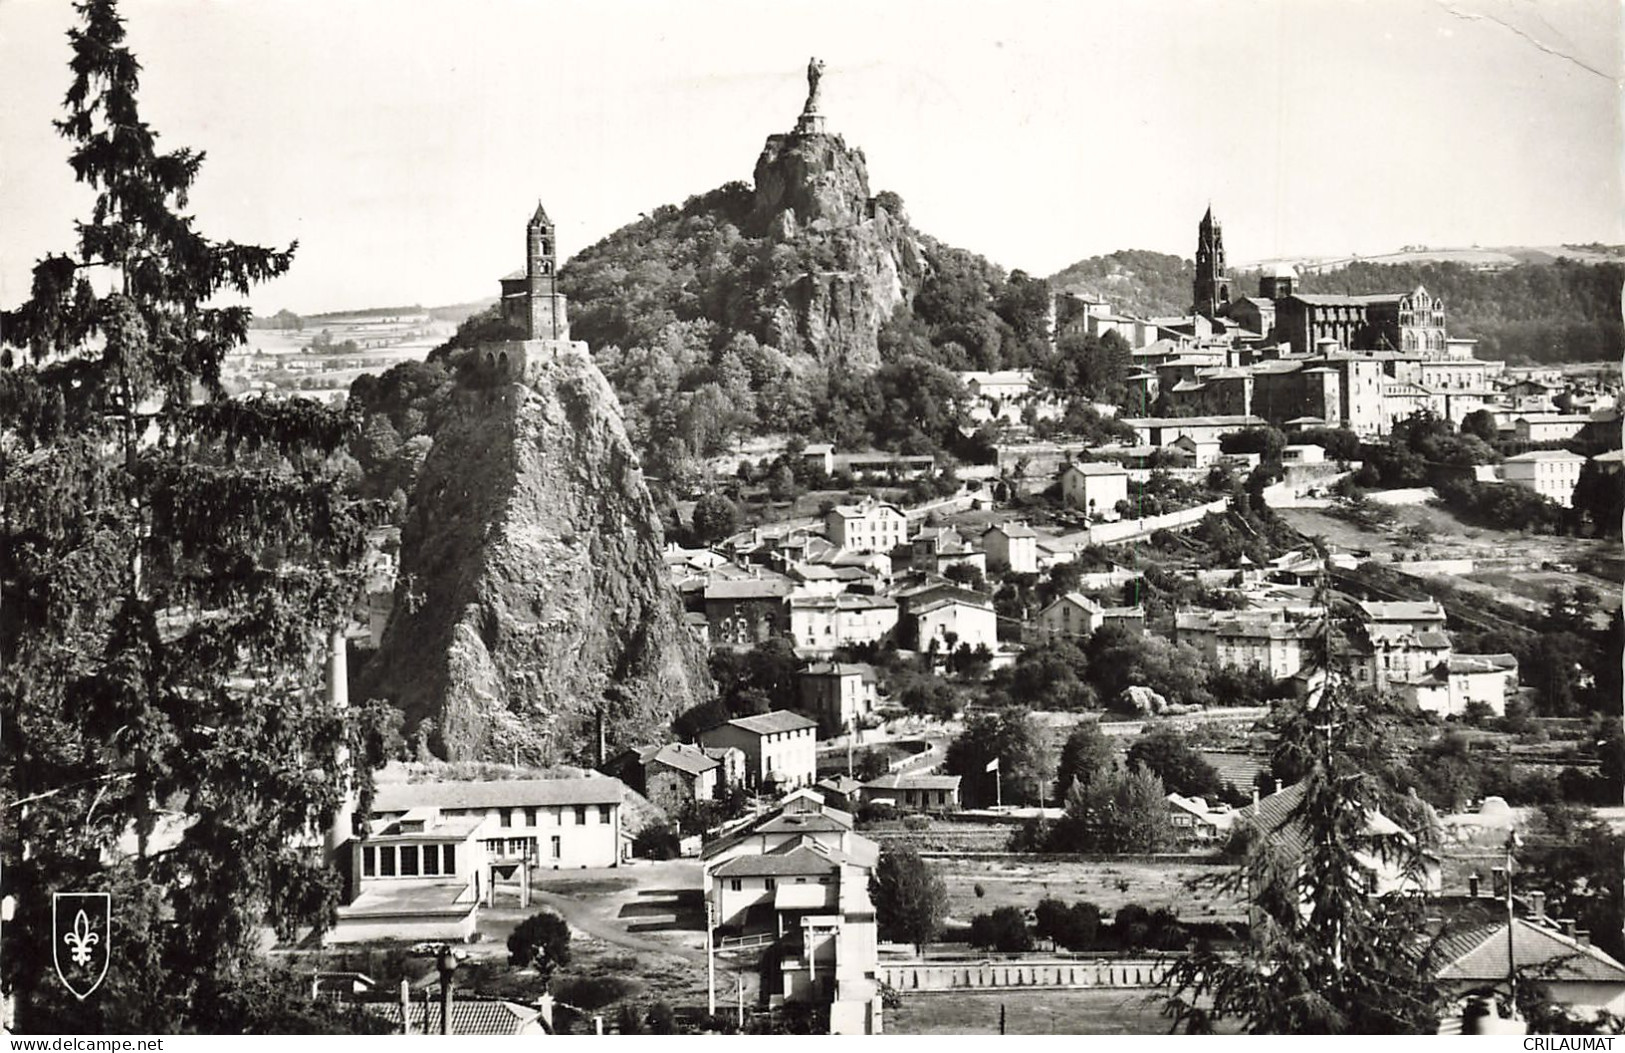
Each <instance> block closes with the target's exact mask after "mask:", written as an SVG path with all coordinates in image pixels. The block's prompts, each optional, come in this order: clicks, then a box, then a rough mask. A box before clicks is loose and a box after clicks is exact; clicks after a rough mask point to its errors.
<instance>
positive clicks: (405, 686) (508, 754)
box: [365, 342, 712, 764]
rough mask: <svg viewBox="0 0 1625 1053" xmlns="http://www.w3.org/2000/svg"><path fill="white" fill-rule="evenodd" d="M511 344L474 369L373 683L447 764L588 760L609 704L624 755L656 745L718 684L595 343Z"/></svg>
mask: <svg viewBox="0 0 1625 1053" xmlns="http://www.w3.org/2000/svg"><path fill="white" fill-rule="evenodd" d="M510 349H511V350H512V351H513V352H514V354H513V363H514V364H513V365H512V367H509V365H508V363H509V359H508V358H507V357H503V358H502V362H503V367H502V369H501V370H500V371H497V372H494V373H493V372H491V371H489V370H481V369H479V368H476V367H473V366H471V365H468V364H466V363H465V365H464V367H463V374H464V379H463V381H462V383H461V384H460V386H459V388H458V390H457V391H456V393H455V395H454V396H453V398H454V405H453V406H452V408H451V409H450V410H449V415H448V420H447V422H446V423H445V425H444V426H443V427H442V428H441V430H440V431H439V433H438V434H437V435H436V437H435V443H434V447H433V449H432V451H431V452H430V453H429V456H428V459H427V460H426V461H425V463H424V465H423V469H422V473H421V475H420V476H419V479H418V483H417V487H416V489H415V492H414V494H413V497H412V505H411V510H410V513H409V518H408V522H407V524H406V526H405V528H404V529H403V531H402V538H401V567H400V585H399V587H398V588H397V592H396V599H395V607H394V613H393V615H392V617H391V619H390V623H389V627H388V629H387V630H386V632H385V635H384V639H383V642H382V646H381V648H380V650H379V653H378V655H377V657H376V658H375V659H374V660H373V661H372V662H371V663H369V666H368V669H367V676H366V679H367V680H368V681H369V683H368V684H366V685H365V686H366V689H367V691H368V693H369V695H370V696H371V697H381V698H387V699H389V700H390V701H392V702H394V703H395V704H396V705H397V706H398V707H400V708H401V709H402V710H403V711H404V712H405V714H406V720H407V728H408V730H409V731H410V730H411V729H413V728H415V727H417V726H418V725H420V724H421V723H422V722H423V721H426V720H432V721H433V722H434V725H433V726H434V728H435V731H434V733H433V734H432V735H431V736H430V743H431V745H432V747H433V748H434V749H435V751H436V752H437V753H439V754H441V755H442V756H444V757H445V758H447V759H450V760H474V759H497V760H503V761H507V760H511V759H513V757H514V755H515V753H516V752H517V754H518V755H519V757H520V758H521V759H522V760H523V761H525V762H527V763H544V764H545V763H552V762H555V761H558V760H563V759H571V758H573V759H576V760H580V761H586V762H589V763H590V762H591V759H592V758H591V756H590V754H591V753H592V752H594V750H593V744H594V742H595V739H596V724H597V722H598V719H599V714H600V712H601V713H602V720H603V724H604V728H605V737H606V739H607V740H608V745H609V747H610V748H611V749H613V748H614V747H615V746H616V745H617V744H622V745H624V744H626V743H629V742H633V741H649V740H651V739H654V740H658V739H661V738H665V737H667V730H666V725H667V724H668V723H669V722H670V720H671V718H672V717H673V716H674V715H676V714H677V713H679V712H681V711H683V710H685V709H687V708H689V707H691V706H693V705H696V704H698V703H699V702H702V701H704V700H705V699H707V698H708V697H710V694H711V692H712V686H711V681H710V677H709V674H708V673H707V672H706V664H705V655H704V650H703V648H701V647H700V646H699V645H698V643H696V642H695V641H694V639H693V638H692V637H691V636H690V635H689V633H688V631H687V630H686V629H685V628H684V626H683V624H682V611H681V607H680V605H679V603H678V600H677V597H676V594H675V593H674V592H673V591H672V590H671V588H670V586H669V585H668V583H667V581H666V578H665V573H664V569H663V567H662V565H661V560H660V553H661V549H662V547H663V544H664V542H663V538H662V534H661V528H660V523H659V519H658V517H657V516H656V514H655V509H654V506H653V503H652V502H651V501H650V499H649V494H648V491H647V490H646V489H645V488H644V484H643V480H642V476H641V474H640V472H639V470H638V461H637V456H636V454H635V453H634V452H633V450H632V447H631V445H630V443H629V442H628V440H627V437H626V433H625V430H624V428H623V426H622V423H621V416H620V409H619V406H618V404H617V403H616V400H615V395H614V393H613V392H612V391H611V390H610V387H609V384H608V382H607V381H606V380H605V379H604V376H603V374H602V373H600V372H599V371H598V368H597V367H596V366H594V365H593V364H592V361H591V359H590V358H589V357H588V355H587V353H586V351H585V348H584V347H583V346H582V345H579V344H576V345H560V344H556V343H553V342H531V343H529V344H525V345H510ZM481 350H482V349H479V348H476V349H475V350H474V352H472V353H470V354H471V357H473V358H477V357H478V356H479V355H480V354H481ZM561 350H562V353H560V352H561ZM492 357H494V356H492Z"/></svg>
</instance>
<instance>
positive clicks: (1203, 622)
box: [1174, 607, 1325, 680]
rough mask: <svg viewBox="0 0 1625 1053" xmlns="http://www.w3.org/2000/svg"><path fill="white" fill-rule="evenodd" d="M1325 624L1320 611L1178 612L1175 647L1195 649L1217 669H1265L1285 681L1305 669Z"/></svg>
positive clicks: (1314, 609) (1176, 616)
mask: <svg viewBox="0 0 1625 1053" xmlns="http://www.w3.org/2000/svg"><path fill="white" fill-rule="evenodd" d="M1324 619H1325V610H1324V609H1323V608H1318V607H1316V608H1309V609H1304V610H1291V609H1287V608H1283V607H1276V608H1272V609H1268V610H1250V611H1213V610H1206V609H1195V610H1186V611H1175V612H1174V642H1175V643H1189V644H1191V645H1192V646H1194V647H1196V648H1197V649H1199V650H1200V651H1202V653H1204V654H1206V655H1207V656H1208V658H1210V659H1211V660H1212V661H1213V662H1214V663H1216V664H1218V665H1222V666H1231V667H1234V668H1237V669H1246V668H1249V667H1251V668H1257V669H1262V670H1264V671H1265V672H1267V673H1268V674H1269V675H1270V676H1272V677H1274V678H1275V679H1276V680H1282V679H1285V678H1286V677H1289V676H1293V675H1295V674H1296V673H1297V672H1298V671H1299V670H1301V669H1302V668H1303V666H1304V662H1305V661H1306V659H1307V658H1308V656H1309V654H1310V653H1311V649H1310V643H1311V641H1313V639H1314V638H1315V637H1316V636H1317V635H1319V634H1320V633H1321V631H1322V629H1323V627H1324Z"/></svg>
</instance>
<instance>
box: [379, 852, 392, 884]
mask: <svg viewBox="0 0 1625 1053" xmlns="http://www.w3.org/2000/svg"><path fill="white" fill-rule="evenodd" d="M378 876H379V877H394V876H395V848H394V846H393V845H385V846H384V847H383V848H380V849H379V850H378Z"/></svg>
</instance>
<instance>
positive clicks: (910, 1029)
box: [885, 989, 1168, 1035]
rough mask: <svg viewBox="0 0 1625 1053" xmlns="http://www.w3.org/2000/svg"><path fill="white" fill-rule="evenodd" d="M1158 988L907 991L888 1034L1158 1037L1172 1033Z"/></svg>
mask: <svg viewBox="0 0 1625 1053" xmlns="http://www.w3.org/2000/svg"><path fill="white" fill-rule="evenodd" d="M1157 997H1158V994H1157V992H1156V991H1123V990H1101V989H1094V990H1067V989H1055V990H1043V991H942V992H933V993H929V994H920V993H914V994H907V995H904V996H903V1004H902V1006H901V1007H899V1008H897V1009H891V1010H887V1012H886V1020H885V1027H886V1033H887V1034H888V1035H996V1034H998V1033H999V1009H1000V1007H1001V1006H1002V1007H1003V1009H1004V1022H1005V1034H1009V1035H1160V1034H1166V1033H1167V1031H1168V1021H1167V1019H1166V1018H1165V1017H1163V1016H1162V1014H1161V1005H1160V1003H1159V1002H1158V1001H1156V999H1157Z"/></svg>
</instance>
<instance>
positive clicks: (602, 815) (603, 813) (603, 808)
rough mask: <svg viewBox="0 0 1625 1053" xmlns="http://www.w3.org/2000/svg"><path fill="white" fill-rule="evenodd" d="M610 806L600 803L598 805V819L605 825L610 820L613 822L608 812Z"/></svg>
mask: <svg viewBox="0 0 1625 1053" xmlns="http://www.w3.org/2000/svg"><path fill="white" fill-rule="evenodd" d="M610 807H611V806H610V805H607V804H601V805H599V806H598V821H599V822H600V823H602V824H604V825H605V826H608V825H609V824H610V823H611V822H613V820H612V819H611V818H610V814H609V809H610Z"/></svg>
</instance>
